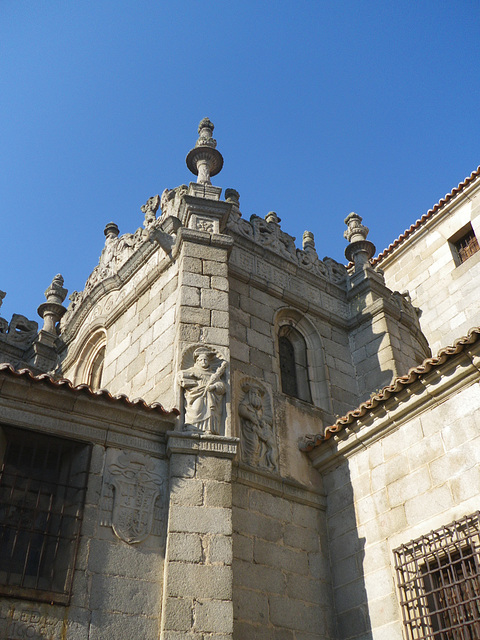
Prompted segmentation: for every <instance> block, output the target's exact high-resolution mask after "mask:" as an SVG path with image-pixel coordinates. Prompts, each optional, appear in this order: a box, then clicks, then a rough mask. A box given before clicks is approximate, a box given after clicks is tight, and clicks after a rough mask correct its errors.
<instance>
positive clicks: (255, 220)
mask: <svg viewBox="0 0 480 640" xmlns="http://www.w3.org/2000/svg"><path fill="white" fill-rule="evenodd" d="M279 223H280V218H279V217H278V216H277V214H276V213H275V212H274V211H270V212H269V213H268V214H267V215H266V216H265V219H263V218H260V217H259V216H256V215H252V216H251V217H250V222H248V221H247V220H244V219H243V218H241V217H240V216H239V214H237V216H231V217H230V219H229V222H228V225H227V226H228V228H229V229H230V230H231V231H234V232H236V233H238V234H239V235H241V236H244V237H246V238H249V239H251V240H252V241H253V242H255V243H257V244H260V245H261V246H263V247H266V248H268V249H270V250H271V251H273V252H274V253H276V254H278V255H281V256H283V257H285V258H288V259H289V260H292V261H293V262H296V263H297V264H298V265H299V266H301V267H304V268H305V269H308V271H310V272H311V273H313V274H315V275H316V276H320V277H321V278H324V279H326V280H329V281H330V282H334V283H335V284H343V283H344V282H345V279H346V277H347V270H346V269H345V267H344V266H343V264H340V263H339V262H336V261H335V260H333V259H332V258H324V259H323V261H322V260H320V258H319V257H318V254H317V252H316V250H315V241H314V237H313V233H312V232H311V231H305V233H304V234H303V249H297V248H296V247H295V238H294V237H293V236H291V235H289V234H288V233H285V232H284V231H282V229H281V228H280V224H279Z"/></svg>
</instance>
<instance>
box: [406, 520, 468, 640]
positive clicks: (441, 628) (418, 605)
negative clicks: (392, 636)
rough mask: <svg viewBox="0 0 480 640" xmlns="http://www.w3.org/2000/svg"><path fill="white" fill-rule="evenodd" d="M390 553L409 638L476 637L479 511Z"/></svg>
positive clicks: (453, 639) (445, 639)
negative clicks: (393, 557) (393, 561)
mask: <svg viewBox="0 0 480 640" xmlns="http://www.w3.org/2000/svg"><path fill="white" fill-rule="evenodd" d="M394 555H395V567H396V571H397V578H398V586H399V589H400V600H401V607H402V612H403V620H404V624H405V628H406V631H407V637H408V639H409V640H427V639H433V640H478V639H479V638H480V511H479V512H477V513H475V514H473V515H471V516H466V517H465V518H462V519H461V520H458V521H456V522H454V523H452V524H450V525H448V526H447V527H442V528H441V529H437V530H436V531H432V532H431V533H429V534H428V535H426V536H422V537H421V538H418V539H417V540H414V541H412V542H410V543H409V544H407V545H402V546H401V547H399V548H398V549H395V550H394Z"/></svg>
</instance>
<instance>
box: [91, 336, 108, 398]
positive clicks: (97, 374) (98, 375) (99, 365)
mask: <svg viewBox="0 0 480 640" xmlns="http://www.w3.org/2000/svg"><path fill="white" fill-rule="evenodd" d="M104 361H105V345H103V347H102V348H101V349H100V350H99V351H98V353H97V354H96V356H95V357H94V359H93V362H92V366H91V368H90V375H89V377H88V384H89V385H90V387H91V388H92V389H93V390H95V389H100V388H101V386H102V373H103V363H104Z"/></svg>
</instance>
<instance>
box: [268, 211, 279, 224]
mask: <svg viewBox="0 0 480 640" xmlns="http://www.w3.org/2000/svg"><path fill="white" fill-rule="evenodd" d="M281 221H282V219H281V218H279V217H278V216H277V214H276V213H275V211H269V212H268V213H267V215H266V216H265V222H273V223H274V224H279V223H280V222H281Z"/></svg>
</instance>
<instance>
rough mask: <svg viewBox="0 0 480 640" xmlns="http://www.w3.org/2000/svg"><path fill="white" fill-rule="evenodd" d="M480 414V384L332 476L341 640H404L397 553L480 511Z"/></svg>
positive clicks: (331, 525) (331, 526)
mask: <svg viewBox="0 0 480 640" xmlns="http://www.w3.org/2000/svg"><path fill="white" fill-rule="evenodd" d="M479 410H480V393H479V387H478V383H476V384H473V385H471V386H469V387H466V388H464V389H463V390H462V391H460V392H458V393H457V394H456V395H453V396H451V397H450V398H449V399H448V400H447V401H445V402H442V403H441V404H438V405H437V406H435V407H433V408H432V409H431V410H429V411H427V412H425V413H422V414H420V415H418V417H415V418H412V419H410V420H409V421H408V422H405V423H404V424H402V425H401V427H400V428H399V429H397V430H395V431H392V432H390V433H388V434H386V435H385V436H384V437H383V438H381V439H377V440H376V441H375V442H372V443H371V444H370V445H368V446H366V447H362V448H359V449H358V450H357V451H356V452H355V453H354V454H351V457H348V458H346V459H344V460H343V461H342V462H341V464H340V465H339V466H337V467H336V468H335V469H332V470H330V471H328V472H327V473H325V476H324V482H325V491H326V495H327V505H328V506H327V519H328V536H329V546H330V564H331V569H332V579H333V585H334V593H335V608H336V613H337V619H338V633H339V636H338V637H339V639H340V640H347V638H352V639H353V638H362V639H363V638H367V637H368V638H370V637H371V635H370V630H373V634H374V638H375V640H402V638H403V635H402V622H401V620H402V618H401V611H400V607H399V598H398V595H397V587H396V577H395V570H394V566H393V553H392V550H393V549H395V548H397V547H399V546H400V545H401V544H406V543H408V542H409V541H411V540H414V539H416V538H417V537H420V536H421V535H424V534H427V533H428V532H430V531H432V530H434V529H437V528H439V527H441V526H444V525H448V524H450V523H451V522H453V521H454V520H457V519H459V518H460V517H462V516H464V515H468V514H470V513H473V512H475V511H476V510H477V509H478V487H479V486H480V411H479ZM359 433H361V429H360V432H359ZM367 599H368V605H367Z"/></svg>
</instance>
